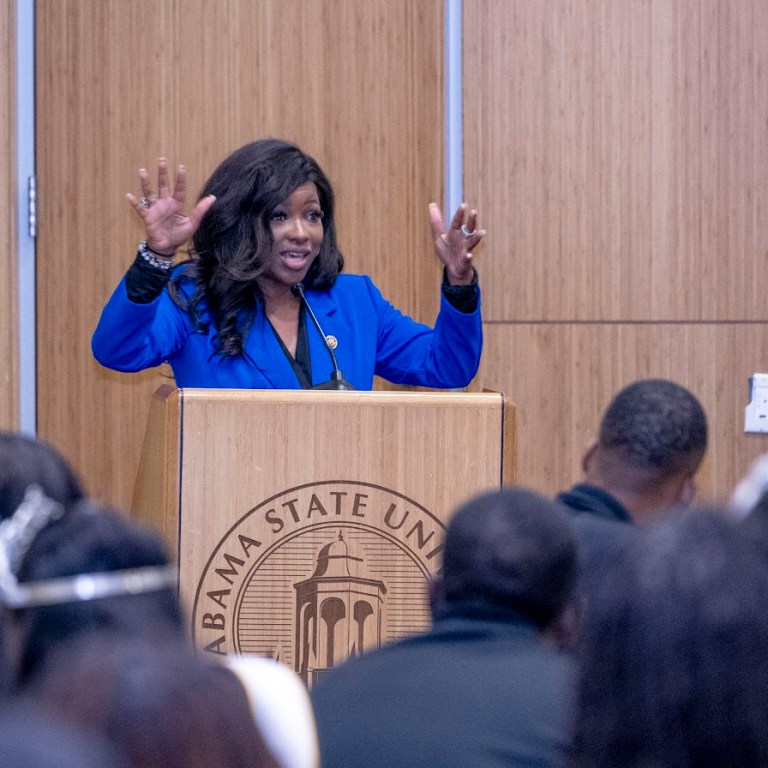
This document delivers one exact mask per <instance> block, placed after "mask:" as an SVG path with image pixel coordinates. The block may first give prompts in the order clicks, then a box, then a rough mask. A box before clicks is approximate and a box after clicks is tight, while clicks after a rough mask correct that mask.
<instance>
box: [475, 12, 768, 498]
mask: <svg viewBox="0 0 768 768" xmlns="http://www.w3.org/2000/svg"><path fill="white" fill-rule="evenodd" d="M463 9H464V35H465V40H464V110H465V111H464V119H465V125H464V150H465V169H464V178H465V187H466V193H465V194H466V196H467V197H468V198H469V199H471V200H473V201H476V202H477V204H478V207H479V208H480V210H481V212H482V215H483V221H484V225H485V226H487V228H488V237H487V243H486V245H485V247H484V249H483V250H484V255H483V256H482V257H481V258H482V260H479V262H478V263H479V265H480V266H481V269H482V282H483V285H484V307H485V320H486V338H487V339H488V343H487V345H486V349H485V352H484V360H483V367H482V370H481V374H480V376H479V380H478V381H479V383H480V384H481V385H482V386H487V387H489V388H491V389H500V390H501V391H504V392H505V393H506V394H507V396H508V397H509V398H510V399H511V400H512V401H513V402H515V403H516V405H517V416H518V458H519V462H518V479H519V480H520V482H524V483H531V484H533V485H535V486H536V487H539V488H541V489H542V490H546V491H550V492H554V491H556V490H558V489H560V488H562V487H564V486H567V485H570V484H571V483H572V482H573V481H574V480H575V479H577V478H578V477H579V475H580V472H581V468H580V460H581V455H582V453H583V450H584V448H585V443H586V441H587V440H588V439H589V438H590V437H591V436H592V435H593V434H594V430H595V429H596V427H597V420H598V418H599V415H600V413H601V411H602V409H603V408H604V407H605V406H606V405H607V403H608V402H609V400H610V399H611V397H612V396H613V395H614V394H615V393H616V392H617V391H618V390H619V389H620V388H621V387H622V386H624V385H625V384H627V383H628V382H629V381H631V380H632V379H633V378H637V377H642V376H666V377H669V378H674V379H676V380H677V381H679V382H680V383H682V384H684V385H686V386H690V387H691V388H692V389H693V391H694V392H696V393H697V394H698V395H699V396H700V397H701V399H702V402H703V403H704V404H705V407H706V409H707V412H708V415H709V417H710V421H711V424H712V440H711V449H710V452H709V455H708V458H707V461H706V465H705V473H704V478H703V487H704V490H705V492H706V493H707V494H708V495H710V496H714V497H721V498H722V497H724V496H727V495H728V493H729V492H730V489H731V488H732V486H733V484H734V483H735V482H736V480H737V479H738V478H739V477H740V476H741V474H742V473H744V472H745V471H746V469H747V467H748V465H749V462H750V460H751V459H752V458H753V457H754V456H755V455H757V454H759V453H761V452H763V451H765V450H767V449H768V441H766V439H765V436H747V435H744V433H743V423H744V410H743V409H744V406H745V405H746V399H747V379H748V378H749V376H751V375H752V374H753V373H755V372H762V371H766V370H768V359H767V357H768V355H767V353H766V342H768V332H767V331H766V328H767V327H768V325H767V324H766V323H767V321H768V307H767V306H766V304H767V302H766V301H765V298H764V293H765V290H764V286H765V282H766V281H765V277H764V270H765V264H766V256H768V215H766V214H767V213H768V212H767V211H766V206H767V205H768V188H767V185H768V174H766V172H765V158H766V157H767V156H768V89H766V88H765V75H766V69H767V64H768V62H767V59H768V48H766V45H765V40H766V35H767V34H768V5H766V3H764V2H762V0H622V1H621V2H617V1H616V0H537V2H535V3H533V2H527V1H526V0H464V2H463Z"/></svg>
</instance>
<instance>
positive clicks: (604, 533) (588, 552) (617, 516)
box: [557, 483, 639, 587]
mask: <svg viewBox="0 0 768 768" xmlns="http://www.w3.org/2000/svg"><path fill="white" fill-rule="evenodd" d="M557 501H559V502H560V503H561V504H562V505H563V506H565V507H566V508H567V509H568V511H569V512H570V514H571V522H572V523H573V529H574V532H575V534H576V542H577V545H578V560H579V583H580V584H581V586H582V587H584V586H585V585H588V584H589V583H590V582H591V581H592V580H594V579H595V578H598V577H599V576H600V573H601V571H602V570H603V569H604V568H606V567H607V566H609V565H610V563H611V562H612V561H613V560H614V558H616V557H618V556H620V555H621V553H622V552H623V551H624V550H625V549H626V548H627V546H629V544H630V543H631V542H632V541H633V540H634V538H635V536H637V534H638V530H639V529H638V528H637V526H636V525H635V524H634V523H633V522H632V518H631V517H630V516H629V512H627V510H626V509H624V507H623V506H622V505H621V503H620V502H619V501H618V500H617V499H616V498H614V497H613V496H612V495H611V494H610V493H607V492H606V491H604V490H603V489H602V488H598V487H597V486H595V485H589V484H587V483H579V484H577V485H574V486H573V488H571V490H570V491H566V492H564V493H561V494H559V495H558V496H557Z"/></svg>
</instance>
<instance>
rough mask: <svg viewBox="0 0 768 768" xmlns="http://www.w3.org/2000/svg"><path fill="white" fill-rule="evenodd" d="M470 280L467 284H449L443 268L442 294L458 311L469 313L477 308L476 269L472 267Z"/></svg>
mask: <svg viewBox="0 0 768 768" xmlns="http://www.w3.org/2000/svg"><path fill="white" fill-rule="evenodd" d="M472 271H473V275H472V282H471V283H470V284H469V285H451V284H450V283H449V282H448V274H447V272H446V271H445V268H443V286H442V287H443V296H445V298H446V301H447V302H448V303H449V304H450V305H451V306H452V307H453V308H454V309H456V310H458V311H459V312H463V313H464V314H465V315H471V314H472V313H473V312H475V311H476V310H477V304H478V299H479V297H480V291H479V289H478V287H477V270H476V269H475V268H474V267H472Z"/></svg>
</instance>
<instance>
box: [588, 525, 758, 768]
mask: <svg viewBox="0 0 768 768" xmlns="http://www.w3.org/2000/svg"><path fill="white" fill-rule="evenodd" d="M766 594H768V564H767V563H766V560H765V557H764V552H763V550H762V549H760V548H758V547H757V546H756V545H755V544H754V543H753V542H752V541H751V540H750V539H749V538H748V537H747V536H746V534H745V533H744V531H742V530H741V529H740V528H739V526H738V525H737V524H736V523H734V522H732V521H730V520H728V519H726V518H725V517H724V516H723V514H721V513H715V512H711V511H709V512H708V511H698V512H695V513H692V514H690V515H687V516H685V517H682V518H676V519H671V520H667V521H664V522H660V523H656V524H654V525H652V526H650V527H649V528H648V529H647V532H646V534H645V535H643V536H640V537H637V538H636V539H635V540H634V541H633V543H632V545H631V546H630V547H629V548H628V549H627V551H626V553H625V556H624V557H623V558H622V560H621V561H620V562H618V563H617V564H616V565H615V569H614V571H613V572H612V577H611V578H610V579H605V580H604V581H603V582H602V584H601V585H600V587H599V588H597V589H595V591H594V594H593V596H592V599H591V601H590V604H589V607H588V611H587V615H586V617H585V624H584V628H583V635H582V639H581V648H580V654H581V680H580V694H579V708H578V716H577V727H576V738H575V759H574V762H573V764H574V765H575V766H579V767H581V766H583V767H584V768H587V766H588V767H589V768H603V767H604V768H608V767H609V766H611V767H613V766H618V765H620V766H623V767H625V768H633V767H634V768H640V767H641V766H643V767H645V766H654V767H655V768H666V767H667V766H668V767H669V768H673V767H674V768H686V767H687V766H690V768H693V767H694V766H697V767H699V766H718V767H719V768H728V767H729V766H733V768H737V766H738V768H748V767H750V766H754V767H755V768H757V766H765V765H768V663H766V659H768V613H766V611H765V595H766Z"/></svg>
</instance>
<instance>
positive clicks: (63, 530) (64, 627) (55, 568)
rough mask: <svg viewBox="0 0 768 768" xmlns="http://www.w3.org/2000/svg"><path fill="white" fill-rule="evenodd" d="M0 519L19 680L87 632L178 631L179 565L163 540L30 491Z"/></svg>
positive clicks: (2, 588)
mask: <svg viewBox="0 0 768 768" xmlns="http://www.w3.org/2000/svg"><path fill="white" fill-rule="evenodd" d="M25 499H26V500H25V502H23V503H22V504H21V505H20V506H19V509H18V510H17V511H16V513H15V514H14V516H13V517H12V518H11V519H9V520H5V521H4V522H3V523H0V545H2V546H0V565H2V567H0V604H2V605H3V606H4V607H5V608H6V611H5V616H4V628H5V631H6V636H7V640H8V642H7V648H8V653H9V656H10V658H11V662H12V664H13V666H14V669H15V679H16V685H17V686H18V687H23V686H24V685H26V683H27V682H28V681H29V680H30V679H31V678H32V677H33V676H34V674H35V673H36V672H37V670H38V669H39V668H40V665H41V664H42V662H43V661H44V660H45V658H46V657H47V655H48V654H49V653H50V651H51V650H52V649H54V648H56V647H58V646H60V645H62V644H64V643H67V642H71V641H72V640H74V639H78V638H80V637H82V636H83V635H85V634H87V633H90V632H94V631H97V630H99V631H111V632H113V633H115V634H117V635H122V636H128V635H130V636H132V637H137V636H142V635H143V636H147V635H149V636H162V635H165V634H171V635H173V636H176V637H180V636H182V619H181V611H180V608H179V604H178V598H177V592H176V569H175V568H174V567H172V566H170V565H169V563H168V556H167V553H166V550H165V548H164V546H163V544H162V543H161V541H160V539H159V538H158V537H157V536H156V535H155V534H154V533H152V532H150V531H148V530H145V529H143V528H141V527H139V526H137V525H135V524H134V523H132V522H131V521H130V520H129V519H128V518H126V517H124V516H123V515H121V514H119V513H117V512H114V511H110V510H107V509H105V508H103V507H101V506H99V505H97V504H95V503H94V502H92V501H87V500H83V501H80V502H78V503H77V504H75V505H73V506H70V507H69V508H68V509H67V513H66V514H63V507H61V505H59V504H57V503H55V502H53V501H52V500H50V499H48V498H47V497H45V496H44V495H42V494H41V493H40V491H39V489H34V488H33V489H31V490H30V491H28V493H27V497H25Z"/></svg>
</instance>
